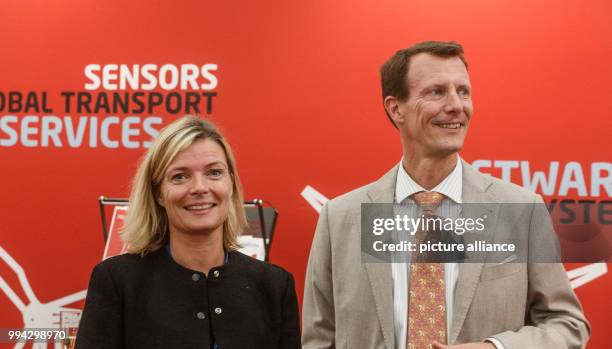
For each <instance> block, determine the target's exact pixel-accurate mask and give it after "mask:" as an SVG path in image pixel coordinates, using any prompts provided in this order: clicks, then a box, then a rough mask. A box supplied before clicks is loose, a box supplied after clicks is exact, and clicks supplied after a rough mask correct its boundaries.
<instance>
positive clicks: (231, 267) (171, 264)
mask: <svg viewBox="0 0 612 349" xmlns="http://www.w3.org/2000/svg"><path fill="white" fill-rule="evenodd" d="M213 336H214V339H213ZM213 340H214V342H216V343H217V344H218V345H219V347H220V349H233V348H236V349H241V348H266V349H268V348H301V345H300V328H299V314H298V304H297V297H296V294H295V287H294V282H293V277H292V276H291V274H290V273H288V272H286V271H285V270H283V269H282V268H280V267H277V266H274V265H271V264H267V263H264V262H261V261H258V260H256V259H253V258H251V257H248V256H245V255H243V254H242V253H240V252H230V253H229V254H228V261H227V263H226V264H225V265H223V266H220V267H216V268H213V269H211V270H210V272H209V274H208V277H205V276H204V274H202V273H200V272H197V271H194V270H190V269H187V268H185V267H183V266H181V265H179V264H178V263H176V262H175V261H174V260H173V259H172V257H171V256H170V255H169V254H168V252H167V251H166V249H164V248H162V249H160V250H158V251H156V252H152V253H149V254H147V255H146V256H145V257H140V256H138V255H130V254H126V255H121V256H116V257H112V258H109V259H107V260H105V261H104V262H102V263H100V264H98V265H96V267H95V268H94V270H93V272H92V275H91V280H90V283H89V289H88V292H87V299H86V302H85V309H84V310H83V315H82V318H81V322H80V325H79V331H78V335H77V342H76V348H77V349H97V348H100V349H103V348H104V349H122V348H125V349H132V348H151V349H153V348H164V349H170V348H172V349H182V348H184V349H189V348H194V349H196V348H197V349H209V348H212V344H213V343H212V341H213Z"/></svg>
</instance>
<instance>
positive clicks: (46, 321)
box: [0, 246, 87, 349]
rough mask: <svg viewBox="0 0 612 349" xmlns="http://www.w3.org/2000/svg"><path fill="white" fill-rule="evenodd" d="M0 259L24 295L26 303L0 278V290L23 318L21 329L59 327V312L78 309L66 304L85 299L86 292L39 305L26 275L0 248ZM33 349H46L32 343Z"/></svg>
mask: <svg viewBox="0 0 612 349" xmlns="http://www.w3.org/2000/svg"><path fill="white" fill-rule="evenodd" d="M0 258H2V260H3V261H4V262H5V263H6V264H8V266H10V267H11V269H12V270H13V271H14V272H15V274H17V278H18V280H19V283H20V285H21V289H22V290H23V292H24V293H25V295H26V297H27V299H28V302H27V303H26V302H24V301H23V300H22V299H21V298H19V296H18V295H17V294H16V293H15V291H13V289H12V288H11V287H10V286H9V284H8V283H7V282H6V280H4V278H2V276H0V288H1V289H2V291H4V293H5V294H6V296H7V297H8V298H9V299H10V301H11V302H12V303H13V304H14V305H15V307H16V308H17V309H19V311H20V312H21V314H22V316H23V328H30V329H42V328H45V329H49V328H58V329H59V327H60V321H59V318H60V311H79V310H80V309H73V308H66V307H64V306H65V305H67V304H72V303H74V302H77V301H80V300H82V299H84V298H85V295H86V294H87V290H83V291H80V292H76V293H73V294H71V295H68V296H65V297H61V298H59V299H56V300H54V301H51V302H47V303H41V302H40V301H39V300H38V297H36V295H35V294H34V292H33V291H32V287H31V286H30V282H29V281H28V278H27V277H26V273H25V271H24V270H23V268H22V267H21V266H20V265H19V264H18V263H17V261H15V259H13V257H11V255H9V254H8V252H6V250H4V248H2V246H0ZM25 345H26V343H16V344H15V346H14V349H21V348H23V347H24V346H25ZM32 348H33V349H46V348H47V343H34V344H33V345H32ZM61 348H62V343H60V342H56V343H55V344H54V349H61Z"/></svg>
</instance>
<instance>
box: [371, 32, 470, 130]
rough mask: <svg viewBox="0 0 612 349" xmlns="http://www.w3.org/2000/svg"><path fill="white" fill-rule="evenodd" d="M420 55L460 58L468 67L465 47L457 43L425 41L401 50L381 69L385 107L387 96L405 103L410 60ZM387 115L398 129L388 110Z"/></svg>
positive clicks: (407, 92) (407, 95)
mask: <svg viewBox="0 0 612 349" xmlns="http://www.w3.org/2000/svg"><path fill="white" fill-rule="evenodd" d="M419 53H429V54H432V55H434V56H438V57H444V58H446V57H459V58H460V59H461V61H462V62H463V64H465V68H466V69H467V67H468V64H467V61H466V60H465V57H463V47H462V46H461V44H459V43H458V42H456V41H449V42H442V41H423V42H419V43H418V44H415V45H412V46H410V47H408V48H405V49H403V50H399V51H397V52H395V54H394V55H393V56H391V58H389V59H388V60H387V61H386V62H385V63H384V64H383V65H382V66H381V67H380V82H381V85H382V99H383V106H384V101H385V98H387V96H393V97H395V98H397V99H398V100H400V101H405V100H406V99H407V98H408V97H409V92H410V91H409V90H408V86H409V82H408V68H409V66H410V58H411V57H412V56H414V55H416V54H419ZM385 113H387V117H388V118H389V120H390V121H391V123H392V124H393V126H395V128H397V125H395V123H394V122H393V119H392V118H391V115H389V113H388V112H387V110H386V109H385Z"/></svg>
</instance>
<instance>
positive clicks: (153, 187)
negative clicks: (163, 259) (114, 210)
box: [121, 116, 247, 255]
mask: <svg viewBox="0 0 612 349" xmlns="http://www.w3.org/2000/svg"><path fill="white" fill-rule="evenodd" d="M201 139H211V140H213V141H215V142H217V143H218V144H219V145H220V146H221V148H223V151H224V153H225V157H226V159H227V165H228V167H229V173H230V176H231V178H232V186H233V190H232V196H231V198H230V203H229V209H228V216H227V219H226V220H225V222H223V247H224V248H225V250H226V251H233V250H236V249H238V248H239V247H240V246H239V245H238V241H237V236H238V235H240V233H241V232H242V230H243V229H244V228H245V227H246V225H247V220H246V213H245V211H244V206H243V201H244V199H243V195H242V186H241V184H240V177H238V172H237V170H236V160H235V159H234V155H233V154H232V149H231V148H230V146H229V144H228V143H227V141H226V140H225V138H224V137H223V135H222V134H221V133H220V132H219V131H218V130H217V128H216V127H215V125H214V124H212V123H211V122H210V121H207V120H203V119H200V118H198V117H197V116H185V117H182V118H180V119H178V120H176V121H174V122H172V123H170V124H169V125H168V126H166V127H165V128H164V129H162V130H161V131H160V133H159V136H157V138H156V139H155V141H154V142H153V144H152V145H151V147H150V148H149V150H148V151H147V152H146V153H145V155H144V157H143V158H142V161H141V163H140V165H139V167H138V170H137V172H136V177H134V181H133V184H132V192H131V194H130V207H129V209H128V213H127V217H126V219H125V224H124V226H123V229H122V232H121V238H122V240H123V241H124V242H125V243H126V244H128V252H129V253H133V254H140V255H145V254H147V253H148V252H153V251H156V250H158V249H159V248H161V247H162V246H164V244H165V243H166V242H167V239H168V216H167V214H166V211H165V209H164V208H163V207H162V206H161V205H160V204H159V203H158V202H157V199H156V198H157V195H158V192H159V188H160V186H161V182H162V180H163V177H164V174H165V173H166V170H167V169H168V167H169V166H170V164H171V163H172V161H174V159H175V158H176V156H177V155H178V153H180V152H181V151H183V150H185V149H186V148H187V147H189V146H190V145H191V144H193V143H194V142H195V141H196V140H201Z"/></svg>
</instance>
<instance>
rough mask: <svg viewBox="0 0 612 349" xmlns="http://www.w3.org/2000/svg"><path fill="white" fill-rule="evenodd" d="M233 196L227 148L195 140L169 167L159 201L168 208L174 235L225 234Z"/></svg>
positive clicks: (162, 184)
mask: <svg viewBox="0 0 612 349" xmlns="http://www.w3.org/2000/svg"><path fill="white" fill-rule="evenodd" d="M231 196H232V177H231V175H230V172H229V167H228V165H227V159H226V158H225V152H224V151H223V148H222V147H221V146H220V145H219V144H218V143H217V142H215V141H213V140H211V139H201V140H197V141H195V142H194V143H193V144H191V145H190V146H189V147H188V148H186V149H185V150H183V151H182V152H180V153H179V154H178V155H177V156H176V158H175V159H174V161H173V162H172V163H171V164H170V166H169V167H168V170H166V173H165V174H164V178H163V180H162V183H161V187H160V191H159V196H158V202H159V204H160V205H161V206H163V207H164V208H165V209H166V214H167V215H168V223H169V228H170V234H177V233H178V234H189V235H194V234H196V235H201V234H213V233H214V234H221V235H222V234H223V222H225V220H226V219H227V215H228V210H229V205H230V198H231Z"/></svg>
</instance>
